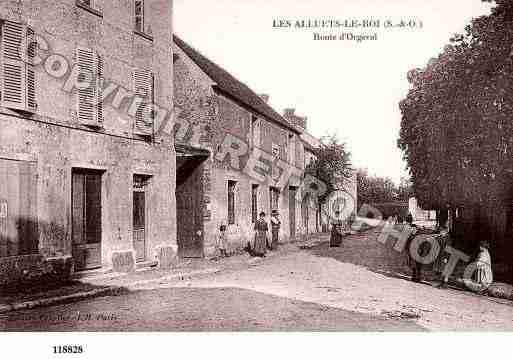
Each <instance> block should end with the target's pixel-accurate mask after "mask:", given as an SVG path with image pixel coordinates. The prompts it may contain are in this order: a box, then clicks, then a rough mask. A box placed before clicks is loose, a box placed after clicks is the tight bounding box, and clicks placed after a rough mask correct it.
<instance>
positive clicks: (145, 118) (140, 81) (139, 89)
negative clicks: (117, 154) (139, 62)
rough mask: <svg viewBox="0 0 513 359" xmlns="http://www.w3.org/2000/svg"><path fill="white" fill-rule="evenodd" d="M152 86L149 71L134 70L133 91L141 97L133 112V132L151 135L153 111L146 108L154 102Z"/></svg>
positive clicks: (151, 77)
mask: <svg viewBox="0 0 513 359" xmlns="http://www.w3.org/2000/svg"><path fill="white" fill-rule="evenodd" d="M153 87H154V84H153V73H152V72H151V71H148V70H141V69H136V70H135V71H134V92H135V94H136V95H137V96H138V97H141V98H142V99H143V101H142V102H141V104H140V106H139V108H138V109H137V111H136V112H135V133H137V134H139V135H143V136H151V135H153V111H150V109H149V108H148V106H151V105H153V103H154V93H153V92H154V91H153Z"/></svg>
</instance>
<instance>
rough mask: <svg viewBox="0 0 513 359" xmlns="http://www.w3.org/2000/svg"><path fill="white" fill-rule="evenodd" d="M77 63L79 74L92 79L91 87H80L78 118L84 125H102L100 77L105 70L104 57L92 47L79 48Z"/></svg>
mask: <svg viewBox="0 0 513 359" xmlns="http://www.w3.org/2000/svg"><path fill="white" fill-rule="evenodd" d="M77 64H78V67H79V76H85V78H91V79H92V80H91V83H90V86H89V87H87V88H85V89H78V94H77V107H78V109H77V113H78V120H79V122H80V123H82V124H84V125H88V126H95V127H101V126H102V122H103V106H102V104H101V97H100V96H101V91H100V90H99V87H100V86H101V85H100V81H99V79H100V76H101V73H102V71H103V62H102V59H101V58H100V56H99V55H98V54H97V53H96V52H95V51H94V50H92V49H86V48H78V49H77Z"/></svg>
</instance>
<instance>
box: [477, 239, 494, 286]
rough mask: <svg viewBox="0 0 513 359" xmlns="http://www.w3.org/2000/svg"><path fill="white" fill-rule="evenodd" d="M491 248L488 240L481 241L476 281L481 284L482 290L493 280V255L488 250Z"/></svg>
mask: <svg viewBox="0 0 513 359" xmlns="http://www.w3.org/2000/svg"><path fill="white" fill-rule="evenodd" d="M489 248H490V245H489V243H488V242H487V241H481V242H480V243H479V254H478V255H477V259H476V264H477V271H476V282H477V283H478V284H479V286H480V291H484V290H486V289H487V288H488V287H489V286H490V284H492V282H493V272H492V257H491V256H490V252H489V251H488V249H489Z"/></svg>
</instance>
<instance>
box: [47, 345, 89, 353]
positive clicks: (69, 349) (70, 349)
mask: <svg viewBox="0 0 513 359" xmlns="http://www.w3.org/2000/svg"><path fill="white" fill-rule="evenodd" d="M83 352H84V348H82V346H81V345H54V346H53V353H54V354H82V353H83Z"/></svg>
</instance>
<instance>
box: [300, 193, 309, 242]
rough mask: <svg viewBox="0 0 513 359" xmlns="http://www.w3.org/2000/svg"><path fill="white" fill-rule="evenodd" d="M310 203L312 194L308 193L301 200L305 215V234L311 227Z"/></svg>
mask: <svg viewBox="0 0 513 359" xmlns="http://www.w3.org/2000/svg"><path fill="white" fill-rule="evenodd" d="M309 205H310V194H308V193H307V194H306V195H305V197H304V198H303V201H301V217H303V226H304V227H305V234H308V233H309V231H310V228H309V227H308V219H309V218H308V217H309V209H308V207H309Z"/></svg>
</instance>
